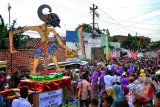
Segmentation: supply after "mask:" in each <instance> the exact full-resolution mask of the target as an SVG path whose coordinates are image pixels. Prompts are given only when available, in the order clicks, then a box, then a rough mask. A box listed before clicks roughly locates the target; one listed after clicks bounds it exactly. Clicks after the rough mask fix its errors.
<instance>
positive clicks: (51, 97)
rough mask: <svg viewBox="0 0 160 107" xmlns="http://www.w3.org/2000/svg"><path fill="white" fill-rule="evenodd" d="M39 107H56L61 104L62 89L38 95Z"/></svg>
mask: <svg viewBox="0 0 160 107" xmlns="http://www.w3.org/2000/svg"><path fill="white" fill-rule="evenodd" d="M38 102H39V107H57V106H59V105H61V104H62V89H59V90H55V91H50V92H44V93H41V94H39V101H38Z"/></svg>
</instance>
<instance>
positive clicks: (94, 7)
mask: <svg viewBox="0 0 160 107" xmlns="http://www.w3.org/2000/svg"><path fill="white" fill-rule="evenodd" d="M96 9H98V7H97V6H95V4H93V7H90V10H91V12H92V13H93V16H92V18H93V24H92V25H93V31H92V34H93V38H95V10H96Z"/></svg>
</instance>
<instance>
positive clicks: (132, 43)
mask: <svg viewBox="0 0 160 107" xmlns="http://www.w3.org/2000/svg"><path fill="white" fill-rule="evenodd" d="M121 46H122V48H126V49H129V50H134V51H136V50H137V49H138V39H137V36H132V35H130V34H128V37H127V39H126V40H124V41H123V42H122V45H121Z"/></svg>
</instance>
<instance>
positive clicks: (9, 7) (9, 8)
mask: <svg viewBox="0 0 160 107" xmlns="http://www.w3.org/2000/svg"><path fill="white" fill-rule="evenodd" d="M10 10H11V6H10V4H9V3H8V13H9V29H11V14H10ZM10 48H11V47H10ZM10 55H11V58H10V66H11V69H10V70H11V73H12V59H13V58H12V53H11V54H10Z"/></svg>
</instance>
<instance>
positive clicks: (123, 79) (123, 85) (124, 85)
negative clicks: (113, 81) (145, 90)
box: [121, 74, 129, 95]
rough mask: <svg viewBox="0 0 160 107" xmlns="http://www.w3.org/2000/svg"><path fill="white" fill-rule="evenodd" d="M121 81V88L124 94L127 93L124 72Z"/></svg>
mask: <svg viewBox="0 0 160 107" xmlns="http://www.w3.org/2000/svg"><path fill="white" fill-rule="evenodd" d="M121 83H122V90H123V92H124V95H127V93H128V91H129V90H128V88H127V85H128V84H129V80H128V78H127V77H126V74H125V75H123V78H122V79H121Z"/></svg>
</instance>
